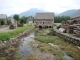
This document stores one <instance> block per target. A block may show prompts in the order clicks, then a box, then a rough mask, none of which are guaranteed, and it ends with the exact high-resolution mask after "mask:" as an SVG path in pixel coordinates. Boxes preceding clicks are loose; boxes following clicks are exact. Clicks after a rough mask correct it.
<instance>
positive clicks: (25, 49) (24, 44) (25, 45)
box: [19, 32, 74, 60]
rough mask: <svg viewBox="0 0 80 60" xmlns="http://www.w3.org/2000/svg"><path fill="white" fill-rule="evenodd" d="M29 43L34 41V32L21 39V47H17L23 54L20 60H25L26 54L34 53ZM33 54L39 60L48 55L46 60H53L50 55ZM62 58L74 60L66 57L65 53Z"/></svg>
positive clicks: (38, 52)
mask: <svg viewBox="0 0 80 60" xmlns="http://www.w3.org/2000/svg"><path fill="white" fill-rule="evenodd" d="M31 41H35V40H34V32H33V33H31V34H30V35H28V36H27V37H23V38H21V45H20V46H19V51H20V52H21V53H22V54H23V57H22V58H21V59H20V60H25V58H26V57H27V55H28V53H29V52H32V51H34V48H32V47H31V46H30V45H29V43H30V42H31ZM35 53H37V56H38V55H39V56H41V60H44V59H42V57H46V56H48V55H49V59H47V60H53V59H54V57H53V55H52V54H48V53H42V52H40V51H35ZM63 57H64V58H66V59H67V60H74V59H73V58H72V57H70V56H68V55H67V54H66V53H65V54H64V56H63ZM50 58H51V59H50Z"/></svg>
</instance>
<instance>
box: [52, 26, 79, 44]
mask: <svg viewBox="0 0 80 60" xmlns="http://www.w3.org/2000/svg"><path fill="white" fill-rule="evenodd" d="M53 29H54V33H55V35H57V36H59V37H60V38H62V39H64V40H65V41H69V42H70V43H73V44H76V45H80V38H77V37H74V36H71V35H69V34H66V33H62V32H60V31H59V30H58V29H57V28H56V26H54V27H53Z"/></svg>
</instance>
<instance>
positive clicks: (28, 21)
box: [27, 17, 33, 25]
mask: <svg viewBox="0 0 80 60" xmlns="http://www.w3.org/2000/svg"><path fill="white" fill-rule="evenodd" d="M27 23H28V24H29V25H31V24H33V19H32V18H31V17H30V18H28V19H27Z"/></svg>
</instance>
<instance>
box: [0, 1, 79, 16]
mask: <svg viewBox="0 0 80 60" xmlns="http://www.w3.org/2000/svg"><path fill="white" fill-rule="evenodd" d="M30 8H38V9H40V10H45V11H49V12H56V13H61V12H63V11H66V10H70V9H80V0H0V14H7V15H8V16H9V15H12V14H19V13H21V12H24V11H27V10H29V9H30Z"/></svg>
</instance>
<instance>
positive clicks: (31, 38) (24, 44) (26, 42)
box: [19, 33, 34, 60]
mask: <svg viewBox="0 0 80 60" xmlns="http://www.w3.org/2000/svg"><path fill="white" fill-rule="evenodd" d="M31 41H34V33H31V34H30V35H29V36H27V37H23V38H22V39H21V42H22V43H21V45H20V46H19V50H20V51H21V53H22V54H23V57H22V58H21V59H20V60H25V58H26V57H27V55H28V53H29V52H31V51H32V50H33V48H32V47H30V46H29V43H30V42H31Z"/></svg>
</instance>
